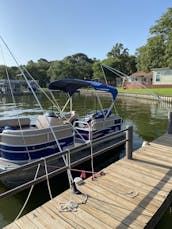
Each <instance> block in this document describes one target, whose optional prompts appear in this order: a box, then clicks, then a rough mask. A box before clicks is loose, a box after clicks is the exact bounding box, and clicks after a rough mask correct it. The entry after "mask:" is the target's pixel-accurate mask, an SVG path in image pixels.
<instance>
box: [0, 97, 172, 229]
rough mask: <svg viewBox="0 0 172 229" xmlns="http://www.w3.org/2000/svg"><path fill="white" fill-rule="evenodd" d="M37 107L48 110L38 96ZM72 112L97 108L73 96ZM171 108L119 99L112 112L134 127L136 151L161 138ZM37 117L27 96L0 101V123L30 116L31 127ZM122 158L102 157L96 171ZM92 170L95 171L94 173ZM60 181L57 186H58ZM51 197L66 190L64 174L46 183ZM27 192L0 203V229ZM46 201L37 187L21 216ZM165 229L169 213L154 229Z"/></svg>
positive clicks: (169, 223)
mask: <svg viewBox="0 0 172 229" xmlns="http://www.w3.org/2000/svg"><path fill="white" fill-rule="evenodd" d="M39 99H40V101H41V104H43V108H44V109H45V110H47V109H49V110H51V109H52V106H51V104H50V102H47V101H46V99H45V97H44V96H43V95H39ZM65 99H66V98H65V96H64V95H61V94H60V95H58V96H57V100H58V102H59V103H60V104H61V105H64V104H65ZM102 101H103V106H104V107H108V106H109V99H108V98H106V97H102ZM73 102H74V108H75V110H76V111H77V112H78V113H79V114H80V115H81V116H84V115H85V114H86V113H88V112H91V111H93V110H95V109H99V108H98V104H97V101H96V99H95V98H94V97H93V96H83V95H79V94H78V95H76V96H75V97H74V101H73ZM171 109H172V108H171V105H170V104H167V103H162V102H153V101H148V100H141V99H132V98H123V97H120V98H118V99H117V101H116V110H117V112H118V113H119V114H120V115H121V117H122V118H123V120H124V125H133V127H134V149H137V148H139V147H140V146H141V145H142V142H143V141H144V140H145V141H152V140H154V139H155V138H157V137H159V136H160V135H162V134H164V133H165V132H166V129H167V115H168V111H169V110H171ZM40 113H41V110H40V108H39V106H38V105H37V104H36V102H35V101H34V99H33V98H31V97H30V96H20V97H17V98H16V104H14V103H13V102H12V99H11V98H10V97H1V98H0V119H4V118H6V117H14V116H17V115H20V116H24V117H25V116H31V120H32V122H33V123H34V121H35V119H36V117H37V115H38V114H40ZM123 156H124V150H123V149H119V150H118V151H117V150H115V152H112V153H111V154H109V158H107V157H106V161H105V160H104V159H103V160H102V159H101V158H99V159H97V160H96V162H95V165H96V169H97V170H98V169H101V168H103V167H104V166H107V165H108V164H110V163H112V162H113V161H115V160H116V159H117V158H121V157H123ZM85 166H88V167H89V166H90V165H85ZM96 169H95V170H96ZM59 180H60V182H59ZM50 185H51V188H52V193H53V196H55V195H57V194H59V193H60V192H62V191H63V190H65V189H66V188H68V182H67V178H66V175H65V174H62V175H60V176H58V178H53V179H51V181H50ZM4 190H5V188H4V187H3V186H2V185H0V192H2V191H4ZM27 194H28V190H25V191H23V192H21V193H18V194H17V195H15V196H12V197H8V198H6V199H3V200H0V228H2V227H3V226H4V225H6V224H9V223H10V222H12V221H13V220H14V219H15V217H16V216H17V214H18V213H19V211H20V209H21V208H22V206H23V204H24V202H25V199H26V197H27ZM47 200H49V195H48V191H47V186H46V184H45V183H43V184H39V185H37V186H36V187H35V188H34V190H33V193H32V195H31V198H30V200H29V202H28V204H27V206H26V208H25V210H24V212H23V214H25V213H27V212H29V211H31V210H33V209H34V208H36V207H38V206H40V205H41V204H43V203H44V202H46V201H47ZM160 228H162V229H167V228H168V229H169V228H172V213H171V211H170V209H168V210H167V212H166V214H165V215H164V216H163V217H162V219H161V220H160V222H159V224H158V225H157V227H156V229H160Z"/></svg>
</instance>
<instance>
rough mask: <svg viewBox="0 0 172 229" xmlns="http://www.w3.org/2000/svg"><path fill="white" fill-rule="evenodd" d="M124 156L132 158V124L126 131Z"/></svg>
mask: <svg viewBox="0 0 172 229" xmlns="http://www.w3.org/2000/svg"><path fill="white" fill-rule="evenodd" d="M125 147H126V157H127V159H132V152H133V126H128V127H127V131H126V146H125Z"/></svg>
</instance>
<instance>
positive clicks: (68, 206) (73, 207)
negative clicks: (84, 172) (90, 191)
mask: <svg viewBox="0 0 172 229" xmlns="http://www.w3.org/2000/svg"><path fill="white" fill-rule="evenodd" d="M81 194H82V195H83V196H84V199H83V200H82V201H79V202H76V201H69V202H67V203H59V208H60V210H59V211H60V212H76V211H77V208H78V207H79V206H80V205H81V204H86V202H87V200H88V195H86V194H84V193H81Z"/></svg>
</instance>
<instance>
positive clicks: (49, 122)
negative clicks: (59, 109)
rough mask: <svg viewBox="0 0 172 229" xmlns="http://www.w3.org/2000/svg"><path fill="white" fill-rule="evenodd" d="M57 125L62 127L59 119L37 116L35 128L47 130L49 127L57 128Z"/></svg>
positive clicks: (61, 121) (62, 123)
mask: <svg viewBox="0 0 172 229" xmlns="http://www.w3.org/2000/svg"><path fill="white" fill-rule="evenodd" d="M58 125H64V122H63V120H62V119H59V118H58V117H48V116H46V115H39V116H38V118H37V120H36V127H37V128H38V129H42V128H48V127H49V126H58Z"/></svg>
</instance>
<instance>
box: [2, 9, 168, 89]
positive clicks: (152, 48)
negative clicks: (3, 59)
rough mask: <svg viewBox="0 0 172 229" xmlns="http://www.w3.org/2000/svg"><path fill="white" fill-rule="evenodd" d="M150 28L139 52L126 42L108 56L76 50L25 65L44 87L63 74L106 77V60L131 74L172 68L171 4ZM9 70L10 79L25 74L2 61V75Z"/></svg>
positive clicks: (86, 77)
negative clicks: (60, 58) (102, 66)
mask: <svg viewBox="0 0 172 229" xmlns="http://www.w3.org/2000/svg"><path fill="white" fill-rule="evenodd" d="M149 32H150V34H151V36H150V38H148V39H147V43H146V44H145V45H143V46H141V47H139V48H138V49H137V50H136V53H135V55H130V54H129V50H128V48H125V47H124V45H123V44H121V43H116V44H115V45H114V46H113V47H112V49H111V50H110V51H109V52H108V53H107V55H106V56H107V58H106V59H104V60H98V59H96V58H93V59H91V58H89V57H88V56H87V55H86V54H84V53H76V54H74V55H71V56H67V57H65V58H64V59H63V60H54V61H48V60H46V59H44V58H40V59H39V60H38V61H36V62H34V61H32V60H31V61H29V62H28V63H27V64H26V66H23V67H24V68H26V69H27V70H28V72H29V73H30V74H31V75H32V76H33V78H34V79H35V80H38V81H39V83H40V86H41V87H46V86H47V84H48V83H49V82H50V81H52V80H56V79H62V78H79V79H98V80H101V81H103V80H104V75H103V72H102V69H101V65H102V64H105V65H108V66H110V67H113V68H115V69H117V70H118V71H121V72H124V73H125V74H127V75H131V74H132V73H133V72H136V71H139V70H142V71H146V72H148V71H150V70H151V69H152V68H167V67H168V68H172V8H168V10H167V12H166V13H165V14H163V15H162V16H161V17H160V19H159V20H157V21H156V23H155V25H154V26H152V27H151V28H150V30H149ZM6 72H8V75H9V77H10V79H20V77H21V76H20V71H19V69H18V67H15V66H13V67H8V66H4V65H0V79H6V74H5V73H6ZM107 73H108V74H107V78H108V81H114V75H112V74H111V73H109V72H107Z"/></svg>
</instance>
